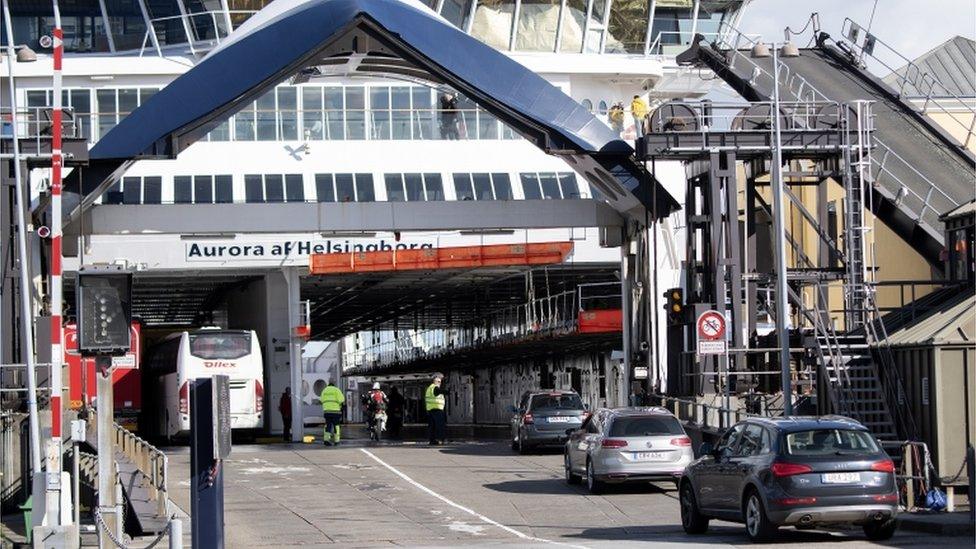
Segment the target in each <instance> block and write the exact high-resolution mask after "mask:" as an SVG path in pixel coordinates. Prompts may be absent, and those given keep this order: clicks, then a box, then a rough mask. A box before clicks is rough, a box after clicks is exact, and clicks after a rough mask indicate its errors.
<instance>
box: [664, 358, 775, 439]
mask: <svg viewBox="0 0 976 549" xmlns="http://www.w3.org/2000/svg"><path fill="white" fill-rule="evenodd" d="M747 373H748V372H747ZM648 398H649V400H651V401H654V400H657V401H659V402H661V406H662V407H664V408H667V409H669V411H670V412H671V413H672V414H674V417H676V418H678V420H680V421H684V422H688V423H692V424H695V425H697V426H699V427H701V428H702V429H727V428H728V427H730V426H731V425H732V424H734V423H738V422H739V421H742V420H743V419H746V418H750V417H763V416H762V415H761V414H753V413H750V412H748V411H746V410H745V409H743V408H726V407H724V406H717V405H714V404H708V403H705V402H699V401H697V400H692V399H688V398H681V397H673V396H668V395H662V394H655V393H651V394H649V395H648ZM715 415H717V416H718V422H717V425H715V424H712V423H711V419H712V417H713V416H715Z"/></svg>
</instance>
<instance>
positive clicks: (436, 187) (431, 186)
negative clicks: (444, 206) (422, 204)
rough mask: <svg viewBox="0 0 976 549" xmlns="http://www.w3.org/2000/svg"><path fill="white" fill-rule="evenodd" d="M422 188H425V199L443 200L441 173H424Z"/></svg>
mask: <svg viewBox="0 0 976 549" xmlns="http://www.w3.org/2000/svg"><path fill="white" fill-rule="evenodd" d="M424 188H425V189H426V190H427V200H444V184H443V183H442V182H441V174H439V173H425V174H424Z"/></svg>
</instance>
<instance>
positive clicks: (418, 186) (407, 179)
mask: <svg viewBox="0 0 976 549" xmlns="http://www.w3.org/2000/svg"><path fill="white" fill-rule="evenodd" d="M403 183H404V187H405V188H406V190H407V200H408V201H410V202H417V201H422V200H423V199H424V180H423V176H421V175H420V174H419V173H405V174H403Z"/></svg>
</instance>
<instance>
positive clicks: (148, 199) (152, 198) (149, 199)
mask: <svg viewBox="0 0 976 549" xmlns="http://www.w3.org/2000/svg"><path fill="white" fill-rule="evenodd" d="M162 202H163V178H162V177H159V176H150V177H144V178H143V179H142V203H143V204H161V203H162Z"/></svg>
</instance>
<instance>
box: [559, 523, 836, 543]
mask: <svg viewBox="0 0 976 549" xmlns="http://www.w3.org/2000/svg"><path fill="white" fill-rule="evenodd" d="M566 537H567V538H579V539H588V540H612V541H659V542H667V543H690V544H694V545H703V544H712V543H732V544H734V545H737V544H739V543H744V544H748V543H749V538H748V537H747V536H746V532H745V529H744V527H743V526H740V525H736V524H730V523H724V524H723V525H721V526H718V525H715V526H712V527H711V528H709V530H708V533H706V534H704V535H701V536H691V535H688V534H685V532H684V530H683V529H682V528H681V525H680V524H662V525H655V526H621V527H618V528H588V529H586V530H583V531H582V532H579V533H577V534H570V535H567V536H566ZM837 541H838V536H836V535H834V534H831V533H830V532H824V531H816V530H807V531H800V530H794V529H792V528H784V529H781V530H780V531H779V532H778V533H777V535H776V537H775V538H773V540H772V542H771V543H774V544H775V543H783V542H789V543H791V544H797V543H801V544H808V543H810V544H815V543H829V542H837Z"/></svg>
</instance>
